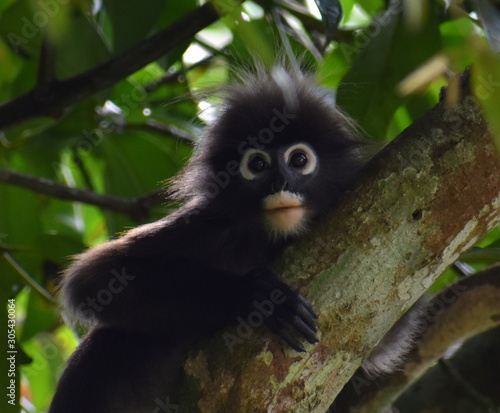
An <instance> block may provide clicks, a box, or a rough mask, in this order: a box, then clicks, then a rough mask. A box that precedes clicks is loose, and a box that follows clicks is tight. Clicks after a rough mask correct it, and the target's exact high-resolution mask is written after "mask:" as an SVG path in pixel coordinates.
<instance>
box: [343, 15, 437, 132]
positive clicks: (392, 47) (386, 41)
mask: <svg viewBox="0 0 500 413" xmlns="http://www.w3.org/2000/svg"><path fill="white" fill-rule="evenodd" d="M438 28H439V26H438V23H437V19H436V16H435V15H433V14H429V15H428V17H427V19H426V20H425V23H424V25H423V26H422V27H421V28H420V30H418V31H415V30H410V29H409V28H408V27H407V26H406V25H405V21H404V20H403V19H402V16H401V14H400V13H397V12H396V11H395V10H391V9H390V10H389V11H388V12H386V13H385V14H384V15H382V16H379V17H377V18H376V19H375V20H374V23H373V25H370V26H369V27H368V28H367V29H365V30H364V31H362V32H361V33H360V34H358V36H357V38H356V41H355V42H354V44H353V45H350V44H340V45H339V49H340V50H341V52H342V53H343V54H344V57H345V59H346V61H347V63H350V62H352V66H351V69H350V70H349V72H348V73H347V74H346V76H345V77H344V78H343V81H342V84H341V85H340V87H339V90H338V104H339V106H340V107H341V108H342V109H344V110H345V111H346V112H347V113H349V114H350V115H351V116H352V117H353V118H354V119H355V120H356V121H357V122H359V124H360V125H361V126H362V128H363V129H364V130H365V131H366V132H367V133H368V134H369V135H371V136H372V137H373V138H374V139H377V140H383V139H386V137H387V130H388V127H389V124H390V123H391V120H392V117H393V115H394V112H395V111H396V109H397V108H398V107H399V106H401V105H402V104H404V103H405V102H406V101H407V99H404V98H401V97H400V96H399V95H398V94H397V92H396V85H397V84H398V83H399V82H400V81H401V80H402V79H403V78H404V77H405V76H407V75H408V74H409V73H410V72H412V71H413V70H414V69H416V68H417V67H419V66H420V65H421V64H422V63H424V62H425V61H426V60H427V59H429V58H430V57H431V56H433V55H434V54H435V53H436V52H437V51H438V50H439V46H440V33H439V30H438ZM409 51H411V53H410V52H409Z"/></svg>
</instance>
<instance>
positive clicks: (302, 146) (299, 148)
mask: <svg viewBox="0 0 500 413" xmlns="http://www.w3.org/2000/svg"><path fill="white" fill-rule="evenodd" d="M297 152H300V153H303V154H304V155H305V156H306V158H307V162H306V164H305V165H304V166H303V167H302V168H297V167H294V166H293V165H291V164H290V163H291V161H292V156H293V155H294V153H297ZM285 162H286V164H287V165H289V166H290V167H292V168H296V169H298V170H299V171H300V173H301V174H302V175H309V174H312V173H313V172H314V171H315V170H316V167H317V166H318V155H316V152H315V151H314V149H313V148H312V147H311V146H310V145H308V144H307V143H297V144H296V145H292V146H290V147H289V148H288V149H287V150H286V151H285Z"/></svg>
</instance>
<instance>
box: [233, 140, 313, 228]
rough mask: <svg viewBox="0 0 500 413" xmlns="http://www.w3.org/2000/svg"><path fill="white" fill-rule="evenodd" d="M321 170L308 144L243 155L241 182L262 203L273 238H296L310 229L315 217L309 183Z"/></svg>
mask: <svg viewBox="0 0 500 413" xmlns="http://www.w3.org/2000/svg"><path fill="white" fill-rule="evenodd" d="M319 168H320V165H319V158H318V155H317V154H316V151H315V150H314V148H313V147H312V146H311V145H309V144H308V143H305V142H299V143H293V144H291V145H288V146H281V147H278V148H275V149H256V148H250V149H247V150H246V151H245V152H244V153H243V157H242V159H241V162H240V176H241V179H242V180H243V181H244V183H245V184H246V185H247V186H248V187H249V189H250V190H251V191H253V192H254V193H256V195H257V194H258V196H259V197H260V199H261V200H262V201H261V205H260V207H261V209H262V217H263V220H264V224H265V226H266V229H267V230H268V232H269V233H270V234H271V235H273V236H274V237H279V236H284V237H288V236H293V235H297V234H300V233H301V232H303V231H304V230H305V229H306V228H307V227H308V225H307V224H308V222H309V221H310V219H311V217H312V215H314V214H313V212H314V211H313V210H312V208H310V205H309V203H308V200H309V196H310V192H311V191H310V184H311V183H312V182H313V181H314V178H315V177H316V175H317V174H318V171H319Z"/></svg>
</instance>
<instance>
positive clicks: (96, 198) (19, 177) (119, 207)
mask: <svg viewBox="0 0 500 413" xmlns="http://www.w3.org/2000/svg"><path fill="white" fill-rule="evenodd" d="M0 182H4V183H6V184H10V185H15V186H19V187H22V188H26V189H29V190H31V191H34V192H38V193H40V194H44V195H48V196H51V197H54V198H59V199H64V200H68V201H76V202H82V203H85V204H89V205H95V206H98V207H100V208H104V209H108V210H110V211H115V212H119V213H122V214H125V215H128V216H130V217H131V218H132V219H134V220H142V219H145V218H147V217H148V215H149V212H150V210H151V208H152V207H153V206H154V205H159V204H161V203H163V202H165V199H163V198H162V195H164V191H163V190H158V191H154V192H152V193H150V194H146V195H143V196H140V197H137V198H131V199H127V198H119V197H116V196H111V195H105V194H97V193H95V192H92V191H87V190H84V189H78V188H70V187H68V186H65V185H62V184H59V183H57V182H54V181H51V180H50V179H46V178H39V177H35V176H31V175H27V174H23V173H20V172H15V171H10V170H7V169H3V168H0Z"/></svg>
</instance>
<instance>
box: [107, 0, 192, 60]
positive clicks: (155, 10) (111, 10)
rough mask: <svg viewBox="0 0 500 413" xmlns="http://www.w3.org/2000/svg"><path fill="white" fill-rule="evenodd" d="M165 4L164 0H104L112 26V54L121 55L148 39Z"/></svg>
mask: <svg viewBox="0 0 500 413" xmlns="http://www.w3.org/2000/svg"><path fill="white" fill-rule="evenodd" d="M166 3H167V2H165V1H164V0H142V1H136V0H104V8H105V10H106V12H107V14H108V16H109V18H110V20H111V22H112V25H113V42H112V43H113V51H114V53H115V54H118V53H121V52H123V51H125V50H126V49H128V48H129V47H131V46H133V45H135V44H137V43H139V42H140V41H141V40H143V39H145V38H146V37H148V36H149V35H150V34H151V33H152V32H153V31H154V28H155V27H156V22H157V21H158V19H159V17H160V15H161V13H162V11H163V9H164V8H165V4H166ZM168 3H170V2H168ZM180 3H181V4H182V3H184V2H180Z"/></svg>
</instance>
